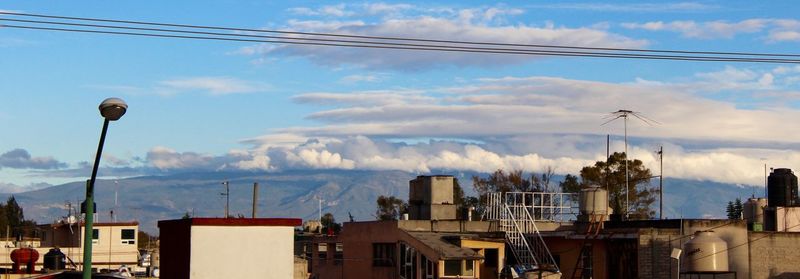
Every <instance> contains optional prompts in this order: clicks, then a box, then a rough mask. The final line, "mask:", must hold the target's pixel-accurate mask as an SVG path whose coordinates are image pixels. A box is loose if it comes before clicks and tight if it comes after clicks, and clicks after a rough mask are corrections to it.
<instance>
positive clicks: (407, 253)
mask: <svg viewBox="0 0 800 279" xmlns="http://www.w3.org/2000/svg"><path fill="white" fill-rule="evenodd" d="M416 256H417V251H416V250H415V249H414V247H411V246H408V245H407V244H405V243H402V242H401V243H400V278H404V279H414V278H416V273H417V257H416Z"/></svg>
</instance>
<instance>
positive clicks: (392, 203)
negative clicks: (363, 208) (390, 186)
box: [375, 195, 408, 220]
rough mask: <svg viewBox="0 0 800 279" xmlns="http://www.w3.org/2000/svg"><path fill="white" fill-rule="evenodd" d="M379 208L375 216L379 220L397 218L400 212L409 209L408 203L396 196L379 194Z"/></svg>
mask: <svg viewBox="0 0 800 279" xmlns="http://www.w3.org/2000/svg"><path fill="white" fill-rule="evenodd" d="M376 203H377V205H378V208H377V210H376V211H375V217H376V218H378V220H397V219H398V218H400V214H403V213H406V212H407V211H408V204H407V203H405V202H404V201H403V200H401V199H398V198H396V197H394V196H388V197H387V196H383V195H381V196H379V197H378V200H377V201H376Z"/></svg>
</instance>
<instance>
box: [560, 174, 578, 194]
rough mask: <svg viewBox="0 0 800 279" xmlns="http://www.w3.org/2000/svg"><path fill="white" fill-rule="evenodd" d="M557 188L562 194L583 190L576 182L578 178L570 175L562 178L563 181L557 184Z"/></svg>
mask: <svg viewBox="0 0 800 279" xmlns="http://www.w3.org/2000/svg"><path fill="white" fill-rule="evenodd" d="M558 186H560V187H561V192H564V193H578V192H580V191H581V189H582V188H583V185H581V183H580V182H578V177H577V176H574V175H571V174H567V175H566V176H564V181H561V182H560V183H558Z"/></svg>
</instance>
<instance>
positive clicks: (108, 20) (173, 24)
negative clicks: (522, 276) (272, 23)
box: [0, 11, 800, 57]
mask: <svg viewBox="0 0 800 279" xmlns="http://www.w3.org/2000/svg"><path fill="white" fill-rule="evenodd" d="M0 14H5V15H13V16H25V17H38V18H54V19H67V20H79V21H94V22H109V23H124V24H137V25H151V26H166V27H180V28H193V29H212V30H226V31H244V32H257V33H274V34H291V35H309V36H326V37H341V38H359V39H374V40H395V41H414V42H430V43H453V44H472V45H493V46H516V47H536V48H564V49H583V50H604V51H631V52H652V53H681V54H718V55H737V56H774V57H800V54H784V53H755V52H721V51H688V50H668V49H637V48H611V47H586V46H566V45H546V44H514V43H493V42H480V41H460V40H439V39H422V38H407V37H391V36H367V35H350V34H334V33H317V32H300V31H283V30H269V29H249V28H234V27H220V26H207V25H189V24H175V23H157V22H146V21H131V20H115V19H102V18H88V17H68V16H55V15H43V14H30V13H17V12H4V11H0Z"/></svg>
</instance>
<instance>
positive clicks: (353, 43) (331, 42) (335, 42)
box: [0, 18, 800, 63]
mask: <svg viewBox="0 0 800 279" xmlns="http://www.w3.org/2000/svg"><path fill="white" fill-rule="evenodd" d="M0 21H13V22H23V23H34V24H49V25H67V26H78V27H91V28H109V29H122V30H135V31H152V32H165V33H179V34H192V35H212V36H222V37H205V36H181V35H172V34H161V33H156V34H154V33H134V32H115V31H105V30H97V29H88V30H87V29H74V28H53V27H38V26H21V25H8V24H6V25H2V26H6V27H11V28H26V29H39V30H51V31H72V32H89V33H103V34H117V35H140V36H153V37H169V38H184V39H213V40H229V41H248V42H262V43H265V42H266V43H284V44H309V45H319V46H343V47H374V48H392V49H409V50H431V51H460V52H476V53H492V54H527V55H551V56H583V57H605V58H640V59H662V60H669V59H675V60H688V61H726V62H764V63H800V60H798V59H774V58H760V59H757V58H742V57H721V56H685V55H653V54H626V53H607V52H578V51H553V50H525V49H513V48H511V49H509V48H486V47H461V46H451V45H429V44H406V43H387V42H372V41H358V40H339V39H318V38H303V37H283V36H264V35H248V34H230V33H219V32H204V31H188V30H176V29H163V28H142V27H129V26H113V25H99V24H83V23H69V22H55V21H38V20H21V19H7V18H0ZM226 36H233V37H239V38H241V37H244V38H259V39H270V40H235V39H230V38H224V37H226ZM286 40H289V41H286ZM304 41H305V42H304ZM309 42H314V43H309ZM316 42H323V43H316Z"/></svg>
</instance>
